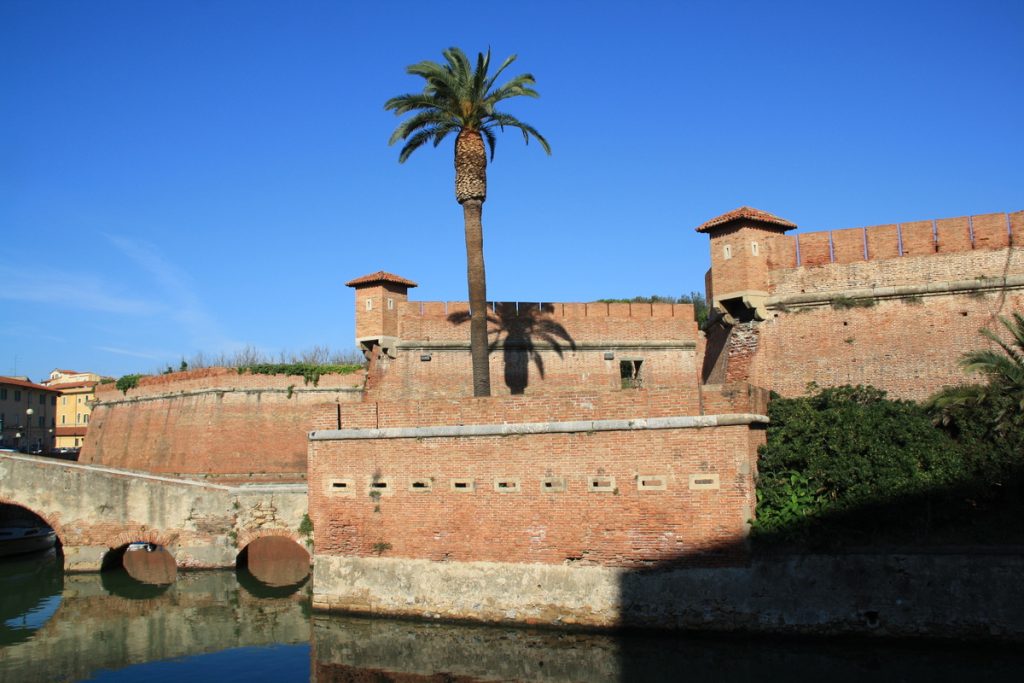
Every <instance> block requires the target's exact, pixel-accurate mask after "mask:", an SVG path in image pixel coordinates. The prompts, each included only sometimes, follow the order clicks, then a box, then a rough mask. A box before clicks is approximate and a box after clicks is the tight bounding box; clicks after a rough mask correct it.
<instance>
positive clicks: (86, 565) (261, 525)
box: [0, 454, 312, 571]
mask: <svg viewBox="0 0 1024 683" xmlns="http://www.w3.org/2000/svg"><path fill="white" fill-rule="evenodd" d="M0 503H5V504H12V505H18V506H21V507H23V508H26V509H28V510H30V511H32V512H33V513H35V514H37V515H39V516H40V517H41V518H43V519H44V520H46V522H47V523H48V524H49V525H50V526H51V527H53V529H54V531H56V532H57V536H58V538H59V539H60V542H61V544H62V546H63V551H64V568H65V570H67V571H95V570H98V569H100V568H101V566H102V563H103V558H104V556H105V555H106V553H107V552H109V551H110V550H113V549H115V548H119V547H121V546H123V545H125V544H127V543H132V542H135V541H143V542H149V543H156V544H158V545H161V546H164V547H165V548H166V549H167V551H168V552H170V553H171V555H173V556H174V559H175V562H176V563H177V565H178V567H180V568H183V569H212V568H218V567H232V566H234V564H235V559H236V557H237V555H238V552H239V551H240V550H241V549H242V548H244V547H245V545H247V544H248V543H251V542H252V541H254V540H256V539H257V538H260V537H261V536H287V537H289V538H291V539H293V540H295V541H296V542H298V543H300V544H305V543H306V542H307V541H311V540H312V539H311V538H306V537H305V536H303V535H302V534H301V532H300V531H299V528H300V525H301V524H302V520H303V517H304V516H305V515H306V512H307V509H308V507H307V505H308V503H307V493H306V486H305V485H304V484H263V485H242V486H225V485H220V484H208V483H205V482H202V481H195V480H190V479H179V478H174V477H165V476H157V475H152V474H145V473H141V472H134V471H129V470H118V469H113V468H109V467H101V466H97V465H85V464H80V463H74V462H66V461H62V460H52V459H49V458H39V457H33V456H24V455H13V454H4V455H2V456H0Z"/></svg>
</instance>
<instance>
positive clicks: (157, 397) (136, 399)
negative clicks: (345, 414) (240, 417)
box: [96, 386, 363, 406]
mask: <svg viewBox="0 0 1024 683" xmlns="http://www.w3.org/2000/svg"><path fill="white" fill-rule="evenodd" d="M362 393H363V389H362V387H306V386H293V387H291V388H285V389H280V388H277V387H219V388H218V387H214V388H211V389H195V390H187V389H182V390H180V391H168V392H165V393H162V394H151V395H149V396H125V397H124V398H115V399H108V398H104V399H97V401H96V404H97V405H99V404H101V405H105V406H113V405H120V404H123V403H145V402H146V401H164V400H166V399H169V398H186V397H192V396H205V395H209V394H285V395H289V394H291V395H294V394H359V395H361V394H362Z"/></svg>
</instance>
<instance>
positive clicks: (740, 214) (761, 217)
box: [697, 206, 796, 232]
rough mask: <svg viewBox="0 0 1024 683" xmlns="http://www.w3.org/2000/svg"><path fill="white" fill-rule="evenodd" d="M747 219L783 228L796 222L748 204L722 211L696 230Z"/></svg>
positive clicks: (709, 228)
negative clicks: (725, 211)
mask: <svg viewBox="0 0 1024 683" xmlns="http://www.w3.org/2000/svg"><path fill="white" fill-rule="evenodd" d="M744 218H745V219H747V220H750V221H758V222H760V223H771V224H772V225H781V226H783V227H784V228H795V227H796V223H790V222H789V221H787V220H786V219H785V218H779V217H778V216H776V215H774V214H770V213H768V212H767V211H761V210H760V209H755V208H753V207H750V206H741V207H740V208H738V209H733V210H732V211H729V212H727V213H723V214H722V215H721V216H718V217H717V218H712V219H711V220H709V221H708V222H707V223H704V224H702V225H699V226H697V232H708V231H710V230H711V228H714V227H717V226H719V225H725V224H726V223H731V222H732V221H735V220H740V219H744Z"/></svg>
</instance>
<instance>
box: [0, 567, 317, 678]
mask: <svg viewBox="0 0 1024 683" xmlns="http://www.w3.org/2000/svg"><path fill="white" fill-rule="evenodd" d="M52 566H55V567H57V568H58V571H57V574H56V575H57V576H62V575H61V574H60V573H59V565H57V564H54V565H52ZM44 575H46V576H52V575H53V574H52V573H51V574H45V573H44ZM0 576H2V577H3V581H4V584H3V585H4V595H5V596H8V597H10V596H13V595H18V594H25V595H27V594H29V593H30V592H33V591H34V594H39V595H42V594H46V590H44V589H43V588H41V586H43V585H44V584H43V583H42V582H41V581H40V582H38V583H37V582H36V579H34V578H32V577H31V576H30V574H29V573H28V572H24V571H18V572H13V571H9V570H8V566H7V565H3V566H0ZM62 580H63V585H62V589H61V587H58V588H56V589H55V590H54V589H53V588H52V587H51V588H50V589H48V590H49V591H50V593H49V595H50V596H54V595H56V596H57V599H58V600H59V606H58V607H57V608H56V610H55V612H54V613H53V615H52V617H50V619H49V620H47V621H46V623H44V624H42V625H41V626H39V627H38V628H37V629H36V630H34V631H30V632H28V633H27V634H26V633H25V632H24V629H22V630H21V631H19V633H18V636H19V637H18V638H6V639H5V641H4V642H2V643H0V683H6V682H7V681H12V682H14V681H17V682H18V683H23V682H24V681H34V680H61V681H77V680H82V679H85V678H88V677H90V676H91V675H93V674H94V673H95V672H97V671H101V670H108V669H122V668H125V667H130V666H133V665H138V664H142V663H144V662H156V661H162V660H169V659H175V658H181V657H194V656H197V655H202V654H205V653H214V652H220V651H222V650H228V649H234V648H252V647H266V646H274V645H277V644H306V643H308V642H309V616H308V610H307V609H306V605H308V602H309V596H308V593H307V592H306V591H298V592H293V593H292V594H291V595H288V596H283V597H274V598H267V597H256V596H253V595H251V594H250V593H248V592H247V591H246V590H244V589H243V588H241V587H240V585H239V583H238V581H237V580H236V578H235V575H234V573H233V572H225V571H216V572H187V573H181V574H179V575H178V577H177V580H176V581H175V583H174V584H172V585H164V586H152V585H149V586H147V585H145V584H142V583H141V582H138V581H136V580H135V579H132V578H131V577H130V576H129V575H128V574H127V572H126V571H124V570H123V569H120V570H117V569H115V570H111V571H108V572H103V573H96V574H71V575H67V576H63V577H62ZM37 585H38V586H40V588H36V587H35V586H37ZM25 602H30V601H27V600H26V601H25ZM37 602H38V601H35V602H32V603H31V604H33V605H35V604H37ZM5 604H6V599H5ZM18 610H21V614H27V613H28V610H27V609H23V608H22V607H20V606H19V605H18V604H12V606H11V610H10V611H12V612H13V611H18ZM4 615H5V620H6V619H16V618H17V616H16V615H13V614H12V615H10V616H8V613H7V612H5V613H4ZM239 666H240V667H241V669H240V670H244V669H245V666H246V664H245V663H244V662H239ZM121 680H126V679H123V678H122V679H121ZM127 680H133V676H129V677H128V679H127ZM134 680H142V678H138V679H134ZM150 680H151V679H150ZM304 680H308V668H307V672H306V676H305V679H304Z"/></svg>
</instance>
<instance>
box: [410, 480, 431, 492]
mask: <svg viewBox="0 0 1024 683" xmlns="http://www.w3.org/2000/svg"><path fill="white" fill-rule="evenodd" d="M433 488H434V480H433V479H430V478H424V479H413V480H412V481H411V482H409V490H410V491H419V492H421V493H426V492H428V491H431V490H432V489H433Z"/></svg>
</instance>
